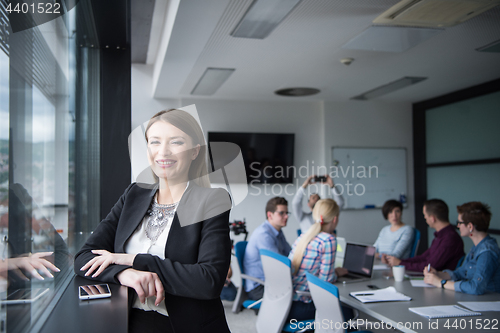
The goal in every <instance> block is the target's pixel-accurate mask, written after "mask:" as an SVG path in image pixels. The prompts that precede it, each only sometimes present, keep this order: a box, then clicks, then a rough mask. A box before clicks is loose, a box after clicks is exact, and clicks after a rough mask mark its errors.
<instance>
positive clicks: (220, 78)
mask: <svg viewBox="0 0 500 333" xmlns="http://www.w3.org/2000/svg"><path fill="white" fill-rule="evenodd" d="M233 72H234V68H211V67H209V68H207V70H206V71H205V73H203V75H202V76H201V78H200V80H199V81H198V83H197V84H196V86H195V87H194V89H193V91H191V95H202V96H210V95H213V94H215V92H216V91H217V90H218V89H219V88H220V87H221V86H222V84H224V82H226V80H227V79H228V78H229V77H230V76H231V74H233Z"/></svg>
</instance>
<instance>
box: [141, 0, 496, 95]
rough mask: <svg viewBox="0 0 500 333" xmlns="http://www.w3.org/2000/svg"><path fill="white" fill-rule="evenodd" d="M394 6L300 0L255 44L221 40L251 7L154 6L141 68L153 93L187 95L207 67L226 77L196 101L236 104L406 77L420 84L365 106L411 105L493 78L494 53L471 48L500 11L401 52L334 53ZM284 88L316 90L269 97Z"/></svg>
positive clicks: (357, 88) (237, 2)
mask: <svg viewBox="0 0 500 333" xmlns="http://www.w3.org/2000/svg"><path fill="white" fill-rule="evenodd" d="M134 1H140V0H134ZM398 2H399V1H398V0H302V1H301V2H300V3H299V4H298V5H297V6H296V7H295V8H294V10H293V11H292V12H291V13H290V14H289V15H288V16H287V17H286V18H285V19H284V20H283V21H282V22H281V24H280V25H279V26H278V27H277V28H276V29H275V30H274V31H273V32H271V34H270V35H269V36H268V37H267V38H265V39H263V40H259V39H248V38H235V37H232V36H231V35H230V34H231V32H232V31H233V30H234V28H235V27H236V25H237V24H238V22H239V20H240V19H241V18H242V17H243V15H244V14H245V12H246V10H247V9H248V8H249V6H250V5H251V3H252V0H210V1H197V0H182V1H179V0H170V1H169V2H168V3H167V2H166V0H156V3H155V10H154V14H153V19H152V26H153V29H152V30H151V37H149V36H148V37H147V38H148V39H149V48H148V52H149V53H150V54H149V55H148V60H147V62H148V63H149V64H152V65H154V67H155V75H154V77H153V88H152V89H153V91H152V95H153V96H155V97H156V98H179V97H194V96H193V95H191V91H192V90H193V88H194V87H195V86H196V84H197V82H198V80H199V79H200V77H201V76H202V75H203V73H204V72H205V70H206V69H207V68H209V67H220V68H234V69H235V71H234V73H233V74H232V75H231V76H230V77H229V79H228V80H227V81H226V82H225V83H224V84H223V85H222V86H221V87H220V88H219V89H218V90H217V91H216V92H215V94H213V95H211V96H208V97H204V98H211V99H236V100H278V101H279V100H305V101H314V100H324V101H348V100H350V98H351V97H354V96H356V95H359V94H361V93H364V92H366V91H369V90H371V89H374V88H376V87H378V86H381V85H385V84H387V83H390V82H392V81H395V80H398V79H400V78H402V77H405V76H415V77H427V78H428V79H427V80H425V81H422V82H420V83H418V84H415V85H413V86H410V87H406V88H403V89H401V90H398V91H395V92H392V93H389V94H387V95H384V96H381V97H378V98H376V99H374V100H380V101H386V102H411V103H414V102H419V101H423V100H427V99H430V98H433V97H437V96H440V95H443V94H446V93H450V92H453V91H457V90H460V89H463V88H467V87H471V86H474V85H477V84H481V83H484V82H488V81H491V80H494V79H498V78H500V53H492V52H478V51H476V49H477V48H480V47H483V46H485V45H487V44H490V43H492V42H494V41H498V40H500V6H497V7H495V8H493V9H491V10H489V11H486V12H484V13H482V14H479V15H478V16H476V17H474V18H472V19H470V20H468V21H466V22H465V23H462V24H459V25H456V26H453V27H448V28H444V29H443V30H442V31H441V32H439V33H437V34H436V35H434V36H432V37H431V38H429V39H427V40H425V41H424V42H422V43H420V44H418V45H416V46H415V47H413V48H411V49H408V50H406V51H404V52H380V51H368V50H354V49H345V48H342V46H343V45H344V44H346V43H347V42H348V41H350V40H351V39H352V38H354V37H356V36H358V35H359V34H360V33H362V32H363V31H365V30H366V29H368V28H370V27H371V26H372V21H373V20H374V19H375V18H376V17H378V16H379V15H380V14H382V13H383V12H384V11H386V10H387V9H388V8H390V7H391V6H393V5H395V4H396V3H398ZM174 17H175V19H174ZM134 22H135V23H137V22H138V21H137V18H135V17H134V15H132V29H134ZM158 22H160V23H161V25H162V28H161V29H160V28H159V23H158ZM141 24H142V25H144V16H142V17H141ZM394 29H399V28H398V27H394ZM160 31H162V33H159V32H160ZM163 31H167V32H169V33H165V32H163ZM132 37H133V38H132V50H133V52H134V48H135V47H137V45H141V43H140V40H138V38H141V37H140V35H138V34H136V35H135V37H134V34H133V33H132ZM142 38H144V37H142ZM162 43H163V45H162ZM143 44H144V43H143ZM141 48H143V46H141ZM152 52H154V53H155V54H153V55H151V53H152ZM347 57H348V58H353V59H354V61H353V62H352V64H350V65H349V66H346V65H344V64H342V63H341V62H340V60H341V59H342V58H347ZM144 58H145V57H137V59H144ZM142 62H144V61H142ZM290 87H311V88H317V89H320V90H321V92H320V93H319V94H317V95H313V96H308V97H283V96H276V95H275V94H274V91H275V90H278V89H283V88H290ZM357 103H364V101H357Z"/></svg>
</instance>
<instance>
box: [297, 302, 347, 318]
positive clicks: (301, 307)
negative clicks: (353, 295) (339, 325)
mask: <svg viewBox="0 0 500 333" xmlns="http://www.w3.org/2000/svg"><path fill="white" fill-rule="evenodd" d="M340 308H341V309H342V314H343V316H344V320H345V321H348V320H350V319H352V318H354V312H353V311H352V309H351V308H350V307H348V306H342V305H341V306H340ZM315 316H316V307H315V306H314V303H313V302H309V303H305V302H301V301H293V302H292V307H291V308H290V312H289V313H288V318H287V322H290V320H291V319H296V320H297V321H301V320H309V319H314V317H315Z"/></svg>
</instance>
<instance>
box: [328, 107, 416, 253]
mask: <svg viewBox="0 0 500 333" xmlns="http://www.w3.org/2000/svg"><path fill="white" fill-rule="evenodd" d="M324 126H325V146H326V147H325V152H324V154H325V156H326V160H327V161H331V158H332V156H331V147H332V146H344V147H404V148H406V149H407V168H408V172H407V175H408V176H407V177H408V184H407V186H408V193H407V200H408V208H405V209H404V210H403V222H405V223H406V224H408V225H411V226H415V208H414V207H415V206H414V197H413V194H414V186H413V143H412V142H413V139H412V135H413V134H412V133H413V130H412V106H411V104H402V103H390V104H388V103H381V102H376V101H368V102H366V101H349V102H343V103H334V102H326V103H325V121H324ZM395 199H398V198H395ZM387 223H388V222H387V221H386V220H385V219H384V217H383V216H382V212H381V211H380V210H379V209H376V210H375V209H373V210H346V211H343V212H342V214H341V216H340V222H339V226H338V227H337V233H338V235H340V236H343V237H345V238H346V239H347V240H349V241H354V242H360V243H368V244H371V243H373V242H375V240H376V238H377V236H378V233H379V231H380V229H381V228H382V227H384V226H385V225H387Z"/></svg>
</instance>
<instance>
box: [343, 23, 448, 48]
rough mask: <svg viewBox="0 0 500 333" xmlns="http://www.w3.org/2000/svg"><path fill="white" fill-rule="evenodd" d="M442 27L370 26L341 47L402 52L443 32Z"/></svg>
mask: <svg viewBox="0 0 500 333" xmlns="http://www.w3.org/2000/svg"><path fill="white" fill-rule="evenodd" d="M443 31H444V30H443V29H432V28H408V27H384V26H371V27H369V28H368V29H366V30H365V31H363V32H362V33H360V34H359V35H357V36H356V37H354V38H353V39H351V40H350V41H348V42H347V43H345V44H344V45H343V46H342V48H343V49H351V50H366V51H381V52H403V51H406V50H408V49H411V48H412V47H414V46H417V45H418V44H420V43H422V42H424V41H426V40H427V39H429V38H431V37H434V36H435V35H437V34H439V33H441V32H443Z"/></svg>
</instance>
